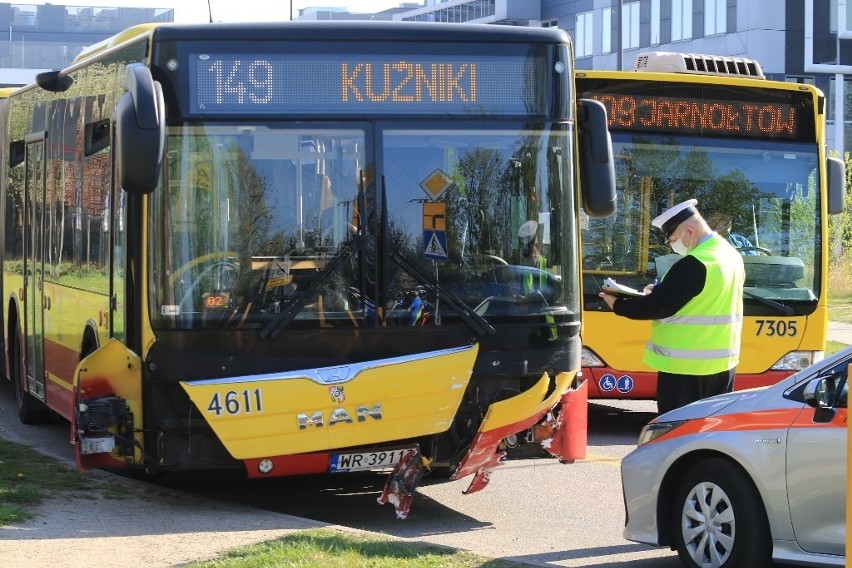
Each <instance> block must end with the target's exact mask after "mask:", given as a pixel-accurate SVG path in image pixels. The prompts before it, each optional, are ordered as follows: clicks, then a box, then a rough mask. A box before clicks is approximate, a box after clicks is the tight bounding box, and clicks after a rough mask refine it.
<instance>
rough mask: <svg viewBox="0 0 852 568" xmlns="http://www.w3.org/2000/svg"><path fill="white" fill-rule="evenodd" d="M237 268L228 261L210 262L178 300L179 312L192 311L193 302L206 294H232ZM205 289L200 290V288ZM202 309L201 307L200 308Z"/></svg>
mask: <svg viewBox="0 0 852 568" xmlns="http://www.w3.org/2000/svg"><path fill="white" fill-rule="evenodd" d="M238 272H239V267H238V266H237V264H236V263H235V262H233V261H230V260H225V259H216V260H213V261H210V262H209V263H208V264H207V265H206V266H204V268H202V269H201V270H200V271H199V272H198V274H196V275H195V277H194V278H193V279H192V282H190V284H189V286H188V287H187V289H186V291H185V292H184V293H183V296H181V299H180V304H179V305H180V311H181V313H184V312H185V311H193V310H192V308H193V307H196V306H193V300H194V299H195V300H198V301H200V299H201V294H203V293H206V292H229V293H233V291H234V289H235V288H236V285H237V274H238ZM202 286H204V287H206V288H205V289H202V288H201V287H202ZM202 307H203V306H202Z"/></svg>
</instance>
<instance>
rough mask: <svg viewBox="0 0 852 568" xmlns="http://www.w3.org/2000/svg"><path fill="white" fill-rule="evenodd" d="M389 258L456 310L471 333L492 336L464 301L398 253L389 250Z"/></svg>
mask: <svg viewBox="0 0 852 568" xmlns="http://www.w3.org/2000/svg"><path fill="white" fill-rule="evenodd" d="M390 256H391V258H392V259H393V260H394V261H395V262H396V263H397V264H398V265H400V266H401V267H402V269H403V270H405V271H406V272H407V273H408V274H409V275H411V276H412V277H413V278H414V279H415V280H416V281H417V282H418V284H422V285H423V286H424V287H426V288H427V289H428V290H430V291H432V292H434V293H435V295H436V296H438V298H439V299H441V300H443V301H444V303H446V304H447V305H448V306H450V308H452V309H454V310H456V311H457V312H458V313H459V315H460V316H461V319H462V321H463V322H464V323H465V324H467V326H468V327H469V328H470V329H471V330H473V332H474V333H475V334H476V335H477V336H479V337H481V336H483V335H486V334H488V335H494V334H495V333H497V330H496V329H494V326H493V325H491V324H490V323H489V322H488V320H487V319H485V318H483V317H482V316H481V315H479V314H478V313H476V311H475V310H474V309H473V308H471V307H470V306H468V305H467V304H466V303H464V300H462V299H461V298H459V297H458V296H456V295H455V294H453V293H452V292H450V291H449V290H446V289H444V288H442V287H441V285H440V284H438V282H436V281H435V280H433V279H432V278H431V277H430V276H429V275H428V274H427V273H426V272H425V271H424V270H422V269H421V268H420V267H419V266H417V265H416V264H412V263H411V262H409V261H408V259H407V258H405V257H404V256H402V254H400V253H399V251H396V250H391V253H390Z"/></svg>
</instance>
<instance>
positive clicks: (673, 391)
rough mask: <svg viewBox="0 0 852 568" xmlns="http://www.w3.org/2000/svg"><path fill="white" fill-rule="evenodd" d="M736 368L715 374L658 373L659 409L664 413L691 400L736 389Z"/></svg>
mask: <svg viewBox="0 0 852 568" xmlns="http://www.w3.org/2000/svg"><path fill="white" fill-rule="evenodd" d="M734 374H735V369H730V370H727V371H722V372H721V373H716V374H714V375H679V374H675V373H664V372H663V371H659V372H658V373H657V411H658V412H659V413H660V414H662V413H664V412H668V411H670V410H674V409H675V408H680V407H681V406H686V405H687V404H689V403H690V402H695V401H696V400H701V399H702V398H707V397H708V396H714V395H717V394H722V393H726V392H731V391H732V390H733V389H734Z"/></svg>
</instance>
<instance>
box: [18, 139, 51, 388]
mask: <svg viewBox="0 0 852 568" xmlns="http://www.w3.org/2000/svg"><path fill="white" fill-rule="evenodd" d="M25 144H26V174H25V176H26V177H25V179H26V183H25V184H24V199H23V205H24V219H26V220H27V221H28V223H27V224H26V225H25V230H24V239H23V241H24V242H23V246H24V270H23V273H24V329H23V334H24V346H25V354H24V360H25V361H26V374H27V385H28V388H29V391H30V392H31V393H33V394H35V395H36V396H37V397H38V398H40V399H42V400H44V399H45V377H44V344H43V341H42V338H43V336H44V308H45V306H44V301H45V298H44V254H43V251H44V203H45V191H46V184H45V180H46V171H45V167H46V161H45V147H46V145H45V133H38V134H32V135H30V136H28V137H27V138H26V139H25Z"/></svg>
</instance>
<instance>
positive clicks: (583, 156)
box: [577, 99, 616, 217]
mask: <svg viewBox="0 0 852 568" xmlns="http://www.w3.org/2000/svg"><path fill="white" fill-rule="evenodd" d="M577 134H578V146H579V148H578V150H579V154H580V191H581V193H582V197H583V209H585V211H586V213H587V214H588V215H589V217H609V216H610V215H612V214H613V213H615V201H616V197H615V163H614V158H613V155H612V139H611V138H610V136H609V127H608V125H607V116H606V107H604V105H603V104H602V103H600V102H598V101H595V100H592V99H580V101H579V106H578V108H577Z"/></svg>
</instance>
